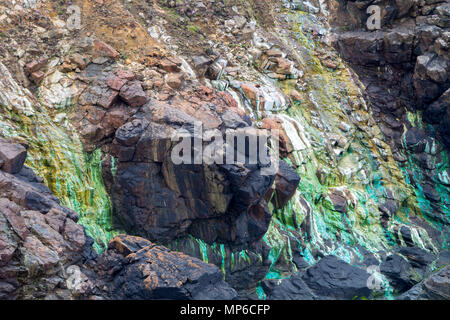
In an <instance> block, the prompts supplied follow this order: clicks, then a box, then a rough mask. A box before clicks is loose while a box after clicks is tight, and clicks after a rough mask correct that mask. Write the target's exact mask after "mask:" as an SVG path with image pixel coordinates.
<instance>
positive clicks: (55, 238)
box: [0, 140, 92, 299]
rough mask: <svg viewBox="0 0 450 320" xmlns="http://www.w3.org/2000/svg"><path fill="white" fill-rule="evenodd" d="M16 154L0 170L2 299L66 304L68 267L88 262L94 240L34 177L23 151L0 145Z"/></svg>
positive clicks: (72, 212)
mask: <svg viewBox="0 0 450 320" xmlns="http://www.w3.org/2000/svg"><path fill="white" fill-rule="evenodd" d="M11 150H19V151H20V154H21V156H20V157H12V158H10V160H9V163H8V167H7V168H6V169H7V171H10V170H9V169H10V168H15V170H13V171H16V173H15V174H14V175H13V174H11V173H8V172H6V171H3V168H2V170H0V299H52V298H60V299H70V298H71V297H72V294H71V292H70V290H68V289H67V286H66V284H65V280H66V270H67V268H68V267H69V266H71V265H74V264H80V263H82V262H83V260H85V259H86V258H89V257H90V256H91V255H90V252H91V250H92V249H91V248H90V246H91V245H92V239H89V238H88V237H87V236H86V233H85V231H84V228H83V227H82V226H81V225H79V224H77V221H78V214H77V213H76V212H74V211H73V210H70V209H68V208H66V207H63V206H61V205H60V204H59V200H58V199H57V198H56V197H55V196H54V195H53V194H52V193H51V192H50V190H49V189H48V188H47V187H46V186H45V185H44V184H43V183H42V179H41V178H39V177H37V176H36V175H35V174H34V173H33V171H32V170H31V169H30V168H28V167H26V166H24V165H23V163H24V160H25V159H24V158H25V157H26V149H25V148H24V147H23V146H22V145H20V144H16V143H10V142H8V141H6V140H2V143H1V152H2V153H6V154H9V152H10V151H11Z"/></svg>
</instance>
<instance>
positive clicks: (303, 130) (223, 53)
mask: <svg viewBox="0 0 450 320" xmlns="http://www.w3.org/2000/svg"><path fill="white" fill-rule="evenodd" d="M71 4H73V5H78V6H79V7H80V24H81V25H80V28H79V29H78V28H72V27H73V25H71V23H70V22H71V21H72V19H71V17H70V13H69V12H68V11H67V5H68V3H64V1H56V0H46V1H42V0H33V1H28V0H15V1H7V0H0V42H1V45H0V136H2V137H8V139H13V140H11V141H14V142H15V143H18V144H19V145H21V146H23V147H20V146H19V145H15V147H14V149H4V150H5V152H3V153H1V157H0V167H2V168H7V169H4V170H10V169H11V168H12V170H13V172H15V170H19V167H21V162H23V160H24V159H23V152H24V149H23V148H25V149H27V151H28V155H29V158H28V160H27V165H28V166H30V167H31V168H33V170H34V171H35V172H36V174H38V175H39V176H41V177H42V180H39V183H40V182H43V183H44V184H45V185H46V186H48V188H49V189H51V191H52V192H53V193H54V194H55V196H56V197H58V199H60V201H61V203H64V205H65V206H68V207H70V208H72V209H74V210H76V211H77V212H78V213H79V220H78V221H79V223H80V225H82V226H84V228H85V230H86V233H87V234H88V235H89V236H91V237H92V238H93V239H94V244H93V246H94V248H95V250H97V251H99V252H100V251H103V250H106V249H107V248H108V243H109V242H110V241H111V240H112V239H113V238H115V237H116V236H117V235H119V234H121V233H124V232H128V233H132V234H135V235H140V236H143V237H144V238H148V239H147V240H144V239H134V240H129V241H128V240H127V241H128V242H129V243H142V247H141V246H139V245H137V244H136V245H133V244H129V245H130V246H132V247H133V248H134V249H130V250H129V251H130V252H131V251H136V252H135V253H130V254H128V255H127V254H126V253H125V252H122V253H120V252H119V251H118V250H119V249H118V248H117V247H116V245H117V241H119V242H120V241H122V240H123V238H119V240H115V242H114V244H112V245H111V246H110V247H109V250H107V252H106V253H104V254H103V255H101V256H100V257H98V258H95V257H94V256H91V255H90V253H89V254H86V256H87V257H89V258H86V260H87V261H86V263H85V264H84V265H82V264H76V265H77V266H78V267H79V268H81V269H82V271H83V274H84V276H82V280H83V281H82V283H83V285H82V286H81V287H80V288H79V290H75V292H72V293H71V295H72V296H74V297H79V298H127V297H124V296H121V295H120V292H119V291H120V290H119V288H126V289H127V292H128V294H129V296H137V297H140V298H142V297H152V298H158V295H159V294H161V290H162V291H163V292H165V290H166V289H168V292H170V294H173V295H175V296H177V297H180V298H190V297H201V296H204V295H211V296H212V297H219V296H220V295H223V296H227V297H232V296H233V293H231V290H230V289H229V287H227V286H226V285H225V284H224V283H223V282H220V281H219V280H218V278H217V271H218V270H219V269H217V268H213V269H211V268H210V266H209V265H206V264H200V262H198V261H197V260H195V261H194V260H192V261H194V262H193V264H195V265H197V266H200V267H199V268H200V269H201V270H203V271H204V272H205V275H202V274H198V273H196V272H194V271H193V272H192V279H194V282H195V283H197V284H200V283H201V284H202V286H203V284H204V282H203V281H207V282H211V283H213V284H214V286H216V287H218V288H220V293H218V292H216V291H214V290H213V288H212V287H211V286H209V285H208V286H206V288H209V289H207V291H202V289H201V288H199V287H198V286H197V285H193V286H190V284H189V283H188V282H183V281H182V283H183V284H181V285H180V286H179V287H177V288H174V287H173V286H172V284H171V283H172V281H171V279H169V280H170V281H169V280H168V283H169V285H168V287H164V285H162V286H160V279H162V278H164V277H166V274H165V273H164V272H163V270H162V268H166V267H167V268H169V266H168V265H166V262H167V261H172V262H173V265H177V264H179V265H183V266H185V267H186V268H187V269H186V268H183V269H182V270H180V272H179V273H176V272H175V273H174V274H175V275H176V277H175V278H173V280H174V281H177V280H179V279H180V278H183V279H184V277H185V276H186V274H187V273H188V269H189V266H186V265H185V264H184V263H183V260H186V259H190V258H187V257H186V256H182V255H178V254H176V253H173V252H170V251H166V250H165V249H162V248H161V247H159V246H160V245H166V246H167V247H168V248H170V250H173V251H177V252H183V253H184V254H187V255H188V256H192V257H196V258H200V259H201V260H203V261H204V262H209V263H212V264H215V265H216V266H217V267H219V268H220V270H221V271H222V273H223V275H224V277H225V281H226V282H228V283H230V284H231V285H232V286H233V287H234V288H235V289H236V290H238V291H239V293H240V294H241V296H242V297H248V298H263V297H264V296H265V295H266V296H268V298H271V297H272V298H281V297H286V298H296V297H297V298H320V299H325V298H330V297H334V298H339V299H352V298H354V297H358V298H363V297H369V295H368V294H367V292H366V291H367V290H366V289H365V288H364V284H363V278H365V277H367V274H366V273H365V272H366V271H367V270H369V269H368V268H371V270H373V267H377V266H380V271H381V274H380V275H378V276H379V277H381V279H382V280H383V283H382V284H383V286H382V289H381V290H380V291H379V292H377V295H376V298H383V297H386V298H389V299H391V298H396V296H397V295H398V294H400V293H402V292H404V291H405V290H408V289H409V288H411V287H412V288H411V290H412V289H414V288H418V287H417V286H418V285H419V284H420V283H422V281H424V278H426V277H429V276H430V275H432V273H433V272H436V271H438V269H439V268H443V267H445V266H446V265H447V264H448V255H446V254H445V252H446V251H445V250H448V247H449V244H448V239H449V238H448V236H449V221H448V205H449V203H450V200H449V199H450V198H449V195H450V183H449V172H448V168H449V166H448V159H449V158H448V153H447V151H448V98H449V91H448V82H449V79H448V67H449V65H448V16H449V15H448V4H447V3H445V2H444V1H393V0H390V1H369V0H363V1H345V0H328V1H322V0H299V1H297V0H296V1H286V0H273V1H272V0H261V1H259V0H245V1H242V0H230V1H222V0H219V1H209V0H186V1H166V0H156V1H134V0H133V1H125V2H124V1H119V0H102V1H82V0H74V1H72V2H71ZM371 4H377V5H379V6H380V7H381V9H382V12H381V13H382V29H381V30H380V31H376V32H368V31H367V30H366V28H365V22H366V20H367V17H368V15H367V13H366V9H367V7H368V6H369V5H371ZM341 57H342V58H344V59H341ZM194 121H199V122H202V124H203V131H202V132H201V133H200V134H202V135H203V134H204V133H205V135H206V136H208V137H209V138H210V134H211V133H213V130H217V131H215V133H217V136H216V138H217V139H219V140H220V138H225V137H226V136H227V135H228V134H229V131H228V133H227V130H231V129H233V130H245V131H247V132H248V133H250V135H254V134H257V133H261V132H263V129H266V130H277V131H278V133H279V135H278V141H277V142H278V144H279V156H280V157H279V158H280V159H282V160H283V161H285V162H281V164H280V167H279V168H278V170H277V172H272V173H271V174H269V175H262V171H263V170H264V169H265V165H266V164H265V163H263V161H261V159H259V160H260V161H259V162H258V161H257V163H256V164H251V163H249V162H250V161H249V160H250V158H251V157H250V150H245V151H244V152H242V153H243V154H244V158H245V159H244V160H243V161H241V162H242V163H239V164H234V165H229V164H228V165H222V164H217V165H210V164H207V165H200V164H196V165H176V164H175V163H173V161H171V159H172V157H171V152H172V151H173V150H175V148H176V142H175V141H172V139H171V138H172V134H173V133H175V132H178V133H180V129H181V130H182V131H183V132H184V134H187V133H193V134H195V133H196V132H195V126H194V125H193V122H194ZM197 133H198V132H197ZM197 137H198V136H197ZM206 145H207V143H206V142H205V143H204V144H203V147H206ZM269 145H270V146H271V147H272V148H273V149H276V148H277V146H276V143H275V142H274V141H271V142H270V143H269ZM197 147H198V145H197ZM218 149H219V150H217V149H216V150H213V155H215V156H217V157H221V153H220V151H221V150H220V148H218ZM1 151H3V148H2V149H1ZM6 151H7V152H6ZM184 151H185V150H184ZM183 154H184V153H183ZM257 160H258V159H257ZM5 163H6V167H5ZM10 164H12V165H13V166H10ZM8 168H9V169H8ZM3 173H4V172H3ZM4 174H5V175H6V173H4ZM19 175H22V176H28V174H22V173H18V174H16V175H14V176H17V177H18V176H19ZM23 179H25V178H23ZM23 179H22V180H21V181H24V180H23ZM27 179H28V178H27ZM33 179H34V178H33ZM25 180H26V179H25ZM39 183H38V181H36V183H35V184H34V185H33V188H38V189H39V188H40V187H37V185H39ZM8 188H9V187H8ZM13 190H15V191H9V189H7V192H6V196H5V198H8V199H9V200H10V201H12V202H14V203H16V199H18V201H19V202H20V203H16V204H17V205H19V206H20V207H23V208H25V209H27V208H34V209H32V210H35V211H36V210H38V211H39V212H40V213H41V214H43V215H48V214H49V213H50V212H51V210H52V208H54V206H56V204H55V203H57V202H56V198H53V197H51V198H48V199H47V196H46V195H47V194H48V193H47V192H48V190H46V191H45V192H44V191H42V193H41V192H40V191H39V192H38V191H35V190H33V191H30V189H29V186H19V187H17V188H15V189H14V188H13ZM39 190H40V189H39ZM8 192H9V193H8ZM14 192H15V193H17V194H18V195H19V196H17V197H16V196H15V195H14ZM21 192H22V193H21ZM10 197H13V198H14V199H10ZM21 199H22V200H21ZM27 206H28V207H27ZM27 210H29V209H27ZM59 210H62V211H63V212H65V211H64V209H59ZM20 212H22V211H20ZM71 212H72V211H71V210H69V211H68V212H67V215H69V216H70V217H72V216H71ZM24 219H25V218H24ZM74 219H75V220H76V218H75V217H74ZM66 220H67V219H66ZM8 223H10V222H8ZM13 223H14V222H13ZM19 226H20V225H19ZM27 229H29V228H28V227H27ZM61 232H62V231H61ZM10 233H11V232H10V231H8V232H6V233H5V234H8V236H9V235H10ZM52 237H54V238H55V239H56V238H57V237H58V236H57V235H56V234H53V236H52ZM31 239H33V238H31ZM37 239H39V238H37ZM52 239H53V238H52ZM86 239H87V240H86V243H88V242H89V241H90V240H88V239H89V237H86ZM120 239H122V240H120ZM39 241H41V242H42V243H43V244H44V245H45V246H47V242H44V241H43V240H39ZM123 241H125V240H123ZM123 241H122V242H123ZM147 241H152V243H155V244H154V245H153V244H149V243H148V242H147ZM18 243H20V242H18ZM49 243H53V240H52V241H49ZM58 243H59V242H58ZM89 243H90V242H89ZM27 246H28V247H30V245H29V244H27ZM86 246H90V244H89V245H88V244H86ZM127 246H128V245H127ZM2 250H3V249H2ZM5 250H6V251H5V252H7V253H6V254H5V257H9V255H10V252H8V249H5ZM52 250H53V249H52ZM138 253H139V254H138ZM156 253H158V255H160V256H161V257H164V258H163V259H162V260H154V259H153V257H154V254H156ZM39 254H41V252H40V253H39ZM68 254H69V255H70V253H68ZM333 255H334V256H336V257H338V258H339V259H337V258H333V257H330V256H333ZM138 256H139V257H138ZM132 257H137V258H136V259H135V260H133V259H134V258H132ZM149 257H150V258H151V259H150V262H148V263H147V262H145V260H146V259H147V258H149ZM179 258H181V261H180V259H179ZM2 259H3V258H2ZM5 259H6V258H5ZM12 259H19V260H20V256H14V257H13V258H12ZM19 260H17V261H19ZM27 261H28V260H27ZM52 261H53V260H52ZM343 261H345V262H343ZM392 261H394V262H395V261H398V262H399V264H395V263H393V262H392ZM127 262H132V263H131V265H127ZM17 263H18V265H20V266H22V265H23V263H25V261H21V260H20V261H19V262H17ZM50 264H51V263H50ZM45 265H47V263H46V264H45ZM114 265H117V268H118V273H117V275H118V276H117V277H116V274H115V273H114V270H115V269H114V268H115V267H114ZM171 265H172V264H171ZM151 266H154V267H155V268H154V269H151ZM336 268H337V269H336ZM66 269H67V268H66ZM75 269H76V268H75ZM75 269H73V268H71V269H70V270H66V271H67V272H66V273H67V274H68V275H69V277H70V275H74V274H73V271H74V270H75ZM119 269H120V270H119ZM106 270H108V271H106ZM146 270H151V271H152V272H155V274H156V275H155V276H154V277H148V276H146V275H145V274H146V272H147V271H146ZM189 270H190V269H189ZM339 270H341V271H345V272H344V273H340V272H339ZM69 271H70V272H69ZM75 271H76V270H75ZM189 273H190V271H189ZM98 274H101V277H100V279H99V277H98ZM135 274H136V275H140V276H142V278H143V279H148V280H147V284H149V283H158V284H157V285H153V284H152V285H149V287H146V283H143V282H139V281H138V279H136V277H134V276H133V275H135ZM45 277H46V274H44V278H45ZM444 277H445V276H444ZM289 278H290V279H291V281H290V280H289ZM21 279H22V278H21ZM102 279H103V280H102ZM127 279H129V280H130V283H132V285H130V286H128V287H127ZM154 279H157V280H155V282H151V281H153V280H154ZM280 279H284V280H282V283H281V285H280V286H277V283H278V282H279V280H280ZM311 279H313V280H311ZM72 280H73V279H72ZM262 280H264V283H263V284H261V283H260V281H262ZM352 280H354V281H352ZM27 281H28V280H27ZM102 281H103V283H102ZM105 281H107V282H105ZM115 283H116V284H117V286H115V285H114V284H115ZM336 283H338V284H336ZM59 286H61V288H62V289H64V288H63V284H60V285H59ZM21 288H22V286H20V285H19V286H18V287H17V290H16V291H17V292H21V290H22V289H21ZM56 288H57V289H60V288H59V287H56ZM64 290H65V289H64ZM89 290H91V291H89ZM155 290H156V292H155ZM56 291H57V290H56V289H55V290H53V292H52V290H48V291H45V290H44V292H49V293H48V296H49V297H51V296H57V294H56V293H55V292H56ZM94 291H95V292H94ZM122 291H123V290H122ZM265 291H266V292H265ZM65 292H66V293H67V291H65ZM407 292H409V291H407ZM45 294H46V295H47V293H45ZM52 294H53V295H52ZM196 294H199V295H198V296H197V295H196ZM352 294H354V296H352ZM441 296H442V295H440V297H441ZM67 297H68V295H67Z"/></svg>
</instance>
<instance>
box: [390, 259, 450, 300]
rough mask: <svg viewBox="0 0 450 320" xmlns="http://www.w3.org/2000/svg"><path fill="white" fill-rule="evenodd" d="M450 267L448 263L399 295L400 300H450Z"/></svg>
mask: <svg viewBox="0 0 450 320" xmlns="http://www.w3.org/2000/svg"><path fill="white" fill-rule="evenodd" d="M449 279H450V267H449V266H448V265H447V266H446V267H444V268H442V269H441V270H439V271H438V272H435V273H433V274H432V275H430V276H428V277H427V278H426V279H425V280H423V281H422V282H421V283H419V284H417V285H416V286H414V287H413V288H411V289H410V290H409V291H407V292H405V293H403V294H402V295H400V296H399V297H398V299H399V300H449V299H450V295H449V292H450V281H449Z"/></svg>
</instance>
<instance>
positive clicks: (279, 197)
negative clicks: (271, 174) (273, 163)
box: [274, 161, 300, 209]
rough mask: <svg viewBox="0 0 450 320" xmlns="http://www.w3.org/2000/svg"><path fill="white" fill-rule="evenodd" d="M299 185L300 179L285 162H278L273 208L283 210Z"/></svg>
mask: <svg viewBox="0 0 450 320" xmlns="http://www.w3.org/2000/svg"><path fill="white" fill-rule="evenodd" d="M299 183H300V177H299V175H298V174H297V172H296V171H295V170H294V169H292V168H291V167H290V166H289V165H288V164H287V163H286V162H284V161H280V166H279V168H278V172H277V176H276V178H275V195H276V198H275V199H274V202H275V206H276V208H277V209H281V208H283V207H284V206H285V205H286V204H287V203H288V201H289V200H290V199H291V198H292V196H293V195H294V194H295V191H296V190H297V187H298V185H299Z"/></svg>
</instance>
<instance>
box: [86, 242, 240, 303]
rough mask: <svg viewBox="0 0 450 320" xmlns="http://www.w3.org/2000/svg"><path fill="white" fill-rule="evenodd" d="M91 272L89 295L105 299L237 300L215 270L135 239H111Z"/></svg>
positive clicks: (212, 266)
mask: <svg viewBox="0 0 450 320" xmlns="http://www.w3.org/2000/svg"><path fill="white" fill-rule="evenodd" d="M93 269H94V270H95V272H96V275H95V277H96V279H97V282H95V283H94V285H93V287H92V288H91V290H92V291H91V294H93V295H95V296H97V297H102V298H105V299H117V300H123V299H132V300H137V299H138V300H142V299H182V300H184V299H189V300H191V299H195V300H214V299H221V300H231V299H234V298H236V297H237V293H236V291H235V290H234V289H232V288H231V287H230V286H229V285H228V284H227V283H225V282H224V281H223V274H222V273H221V271H220V269H218V268H217V267H216V266H214V265H211V264H206V263H204V262H202V261H201V260H199V259H197V258H192V257H189V256H187V255H185V254H182V253H179V252H171V251H170V250H169V249H167V248H165V247H161V246H157V245H155V244H153V243H151V242H150V241H148V240H145V239H142V238H138V237H132V236H125V235H124V236H119V237H116V238H114V239H113V240H112V241H111V243H110V244H109V247H108V250H107V251H106V252H105V253H103V254H102V255H101V256H100V257H99V258H98V261H96V264H95V265H94V266H93ZM88 274H89V273H88Z"/></svg>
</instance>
